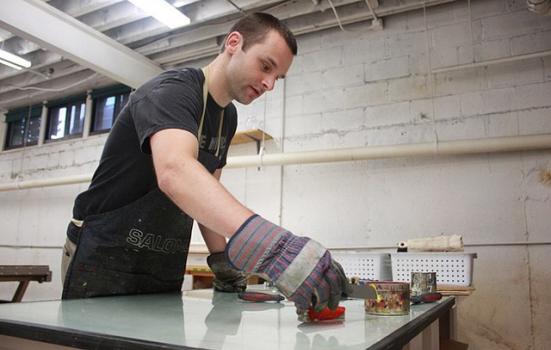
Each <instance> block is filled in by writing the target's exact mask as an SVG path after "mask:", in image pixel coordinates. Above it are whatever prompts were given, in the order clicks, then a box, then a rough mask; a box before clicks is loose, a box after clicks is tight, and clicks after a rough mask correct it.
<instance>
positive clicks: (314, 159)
mask: <svg viewBox="0 0 551 350" xmlns="http://www.w3.org/2000/svg"><path fill="white" fill-rule="evenodd" d="M536 149H551V135H533V136H511V137H497V138H485V139H473V140H459V141H445V142H438V143H418V144H405V145H394V146H369V147H364V148H344V149H337V150H322V151H309V152H292V153H290V152H289V153H277V154H264V155H262V154H260V155H254V156H242V157H231V158H228V161H227V165H226V167H227V168H244V167H253V166H265V165H285V164H308V163H327V162H345V161H355V160H366V159H380V158H398V157H423V156H445V155H460V154H475V153H493V152H512V151H526V150H536Z"/></svg>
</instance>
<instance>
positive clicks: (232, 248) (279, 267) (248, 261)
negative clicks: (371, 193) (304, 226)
mask: <svg viewBox="0 0 551 350" xmlns="http://www.w3.org/2000/svg"><path fill="white" fill-rule="evenodd" d="M226 254H227V256H228V258H229V260H230V262H231V263H232V264H233V265H234V266H235V267H236V268H237V269H240V270H244V271H245V272H247V273H255V274H260V275H261V276H263V277H264V278H266V279H269V280H271V281H272V282H273V283H274V284H275V285H276V287H277V288H278V289H279V290H280V291H281V292H282V293H283V294H284V295H285V296H286V297H287V298H288V299H289V300H291V301H293V302H294V303H295V305H296V307H297V312H299V313H300V312H303V311H305V310H307V309H308V308H310V307H313V308H314V309H316V310H321V309H323V308H324V307H325V306H328V307H329V308H330V309H336V307H337V306H338V305H339V301H340V298H341V294H342V292H343V291H344V289H345V286H346V276H345V275H344V272H343V270H342V267H340V265H339V264H338V263H337V262H335V261H333V260H332V259H331V254H330V253H329V251H328V250H327V249H325V248H324V247H323V246H322V245H321V244H319V243H318V242H316V241H314V240H312V239H310V238H307V237H298V236H295V235H293V234H292V233H291V232H289V231H287V230H285V229H284V228H282V227H279V226H277V225H275V224H273V223H271V222H269V221H267V220H265V219H263V218H262V217H260V216H258V215H253V216H252V217H250V218H249V219H248V220H247V221H245V223H244V224H243V225H242V226H241V227H240V228H239V230H238V231H237V232H236V233H235V234H234V235H233V237H232V238H231V239H230V241H229V242H228V245H227V247H226Z"/></svg>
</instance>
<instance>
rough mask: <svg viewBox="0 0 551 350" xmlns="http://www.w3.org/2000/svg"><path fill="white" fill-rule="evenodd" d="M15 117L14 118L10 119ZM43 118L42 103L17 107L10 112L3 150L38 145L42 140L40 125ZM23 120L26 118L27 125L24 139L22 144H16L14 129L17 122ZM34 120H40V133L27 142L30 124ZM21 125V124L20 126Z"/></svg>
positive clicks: (7, 116)
mask: <svg viewBox="0 0 551 350" xmlns="http://www.w3.org/2000/svg"><path fill="white" fill-rule="evenodd" d="M10 119H13V120H10ZM41 119H42V105H34V106H29V107H24V108H19V109H16V110H14V111H12V112H8V113H7V114H6V121H5V123H6V134H5V140H4V145H3V146H4V147H3V150H4V151H7V150H12V149H18V148H25V147H28V146H36V145H38V144H39V142H40V126H41V122H42V121H41ZM22 120H24V121H25V122H24V123H25V125H24V127H23V135H24V136H23V139H22V141H23V142H22V144H17V145H14V144H13V143H12V140H13V135H12V130H13V127H14V125H15V124H16V123H20V122H21V121H22ZM32 120H36V121H37V122H38V134H37V135H36V138H35V139H34V140H33V141H31V142H27V139H28V137H29V131H30V124H31V121H32ZM19 127H20V126H19Z"/></svg>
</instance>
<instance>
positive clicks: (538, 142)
mask: <svg viewBox="0 0 551 350" xmlns="http://www.w3.org/2000/svg"><path fill="white" fill-rule="evenodd" d="M543 149H551V134H547V135H532V136H511V137H496V138H485V139H474V140H458V141H445V142H438V143H418V144H406V145H393V146H369V147H363V148H345V149H336V150H321V151H309V152H286V153H276V154H262V153H261V154H259V155H255V156H240V157H229V158H228V160H227V165H226V168H245V167H259V166H269V165H290V164H312V163H329V162H347V161H358V160H368V159H382V158H400V157H431V156H451V155H462V154H478V153H496V152H517V151H530V150H543ZM91 179H92V174H84V175H74V176H66V177H59V178H54V179H38V180H28V181H19V180H17V181H15V182H13V183H7V184H0V192H3V191H12V190H22V189H29V188H36V187H49V186H58V185H68V184H77V183H85V182H90V180H91Z"/></svg>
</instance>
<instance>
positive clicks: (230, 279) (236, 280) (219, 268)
mask: <svg viewBox="0 0 551 350" xmlns="http://www.w3.org/2000/svg"><path fill="white" fill-rule="evenodd" d="M207 264H208V265H209V267H210V269H211V270H212V272H213V273H214V280H213V281H212V285H213V286H214V289H215V290H217V291H220V292H229V293H237V292H243V291H244V290H245V289H247V276H246V275H245V273H244V272H243V271H239V270H236V269H234V268H233V267H232V266H231V265H230V264H229V262H228V259H227V258H226V256H225V254H224V252H219V253H212V254H211V255H209V256H208V257H207Z"/></svg>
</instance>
